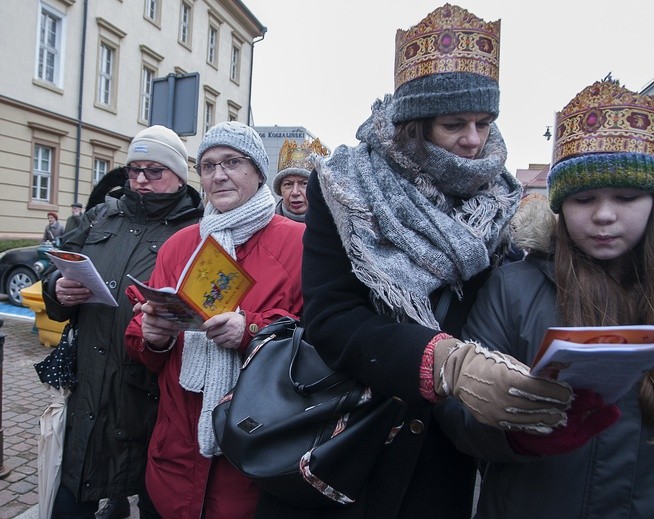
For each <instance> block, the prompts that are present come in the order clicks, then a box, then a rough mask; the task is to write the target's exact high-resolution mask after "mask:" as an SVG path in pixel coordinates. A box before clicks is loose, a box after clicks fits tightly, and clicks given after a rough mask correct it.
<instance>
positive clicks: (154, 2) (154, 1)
mask: <svg viewBox="0 0 654 519" xmlns="http://www.w3.org/2000/svg"><path fill="white" fill-rule="evenodd" d="M144 16H145V17H146V18H147V19H148V20H150V21H152V22H154V23H156V24H157V25H158V24H159V0H145V13H144Z"/></svg>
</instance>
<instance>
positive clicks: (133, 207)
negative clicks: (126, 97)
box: [43, 125, 202, 519]
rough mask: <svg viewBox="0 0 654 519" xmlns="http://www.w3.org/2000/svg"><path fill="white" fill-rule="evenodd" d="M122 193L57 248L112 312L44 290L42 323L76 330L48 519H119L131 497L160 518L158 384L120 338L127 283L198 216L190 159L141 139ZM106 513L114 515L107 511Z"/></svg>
mask: <svg viewBox="0 0 654 519" xmlns="http://www.w3.org/2000/svg"><path fill="white" fill-rule="evenodd" d="M125 170H126V173H127V176H128V183H127V184H126V185H125V186H124V188H123V189H122V195H121V196H120V197H119V198H115V197H113V196H106V197H105V201H104V203H101V204H98V205H96V206H94V207H93V208H92V209H90V210H89V211H87V212H86V213H85V214H84V216H83V218H82V223H81V224H80V226H79V227H78V228H77V230H76V231H74V232H73V234H72V235H71V236H69V237H67V239H66V241H65V243H64V244H63V248H64V249H66V250H72V251H78V252H81V253H83V254H86V255H87V256H89V257H90V258H91V260H92V261H93V263H94V265H95V267H96V269H97V270H98V272H99V273H100V275H101V277H102V278H103V279H104V280H105V282H106V284H107V287H108V288H109V289H110V291H111V293H112V294H113V296H114V297H115V298H116V300H117V302H118V307H117V308H110V307H107V306H99V305H97V304H92V303H85V302H86V300H87V299H88V297H89V295H90V292H89V290H88V289H87V288H86V287H85V286H83V285H82V284H80V283H78V282H74V281H72V280H69V279H66V278H65V277H61V274H60V273H59V272H58V271H55V272H53V273H51V274H50V275H49V276H48V277H46V279H45V280H44V283H43V299H44V301H45V305H46V311H47V313H48V316H49V317H50V318H52V319H54V320H57V321H63V320H66V319H70V320H71V322H72V323H74V325H75V326H76V327H77V329H78V347H77V377H78V380H79V383H78V386H77V388H76V390H75V391H74V392H73V393H72V394H71V396H70V397H69V399H68V408H67V420H66V434H65V445H64V453H63V464H62V474H61V483H60V485H59V489H58V491H57V496H56V499H55V503H54V510H53V515H52V517H53V518H54V519H57V518H61V519H70V518H93V517H94V514H95V512H96V510H98V503H99V500H100V499H101V498H105V497H106V498H109V501H108V502H107V504H108V508H106V509H104V510H100V511H99V512H98V515H99V516H100V517H102V518H107V517H126V516H128V515H129V507H128V508H127V510H120V509H119V506H117V504H120V503H123V504H122V505H120V506H124V503H125V500H124V499H122V500H121V499H119V498H124V497H127V496H130V495H134V494H139V502H138V506H139V509H140V516H141V517H142V518H145V517H158V514H157V513H156V511H155V510H154V508H153V507H152V503H151V502H150V500H149V498H148V496H147V493H146V492H145V485H144V478H145V466H146V460H147V445H148V440H149V438H150V434H151V431H152V427H153V426H154V422H155V419H156V414H157V404H158V388H157V382H156V375H154V374H153V373H151V372H149V371H148V370H147V369H146V368H145V367H144V366H143V365H142V364H140V363H138V362H135V361H133V360H131V359H130V358H129V357H128V356H127V352H126V350H125V346H124V334H125V328H126V327H127V324H128V323H129V322H130V319H131V318H132V316H133V313H132V307H133V304H132V303H131V302H130V300H129V299H128V298H127V296H126V295H125V288H126V287H127V285H128V284H129V283H130V281H129V279H128V278H127V277H126V275H127V274H132V275H133V276H135V277H137V278H141V279H147V278H148V277H149V276H150V273H151V271H152V268H153V267H154V262H155V260H156V257H157V254H158V252H159V250H160V248H161V246H162V245H163V243H164V242H165V241H166V240H167V239H168V238H169V237H170V236H171V235H172V234H173V233H175V232H176V231H178V230H180V229H182V228H184V227H186V226H188V225H191V224H193V223H196V222H197V221H198V220H199V218H200V217H201V215H202V203H201V199H200V196H199V194H198V193H197V192H196V191H195V190H194V189H193V188H191V187H190V186H188V185H187V178H188V156H187V151H186V148H185V147H184V144H183V143H182V141H181V139H180V138H179V137H178V136H177V135H176V134H175V133H174V132H173V131H172V130H170V129H168V128H165V127H164V126H158V125H156V126H151V127H149V128H146V129H144V130H142V131H141V132H139V133H138V134H137V135H136V136H135V137H134V139H133V140H132V141H131V143H130V145H129V149H128V152H127V166H126V167H125ZM112 504H113V505H114V506H113V507H112V506H111V505H112Z"/></svg>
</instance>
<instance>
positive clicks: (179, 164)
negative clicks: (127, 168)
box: [127, 125, 188, 184]
mask: <svg viewBox="0 0 654 519" xmlns="http://www.w3.org/2000/svg"><path fill="white" fill-rule="evenodd" d="M134 160H151V161H154V162H159V163H161V164H163V165H164V166H166V167H167V168H168V169H170V170H171V171H172V172H173V173H175V175H177V176H178V177H179V178H180V179H182V181H183V182H184V183H185V184H186V182H187V181H188V152H187V151H186V147H185V146H184V143H183V142H182V140H181V139H180V138H179V137H178V136H177V134H176V133H175V132H174V131H172V130H171V129H170V128H166V127H165V126H161V125H155V126H150V127H149V128H146V129H145V130H141V131H140V132H139V133H137V134H136V137H134V138H133V139H132V142H131V143H130V145H129V149H128V150H127V164H129V163H131V162H132V161H134Z"/></svg>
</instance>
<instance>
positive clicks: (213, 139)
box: [197, 121, 269, 182]
mask: <svg viewBox="0 0 654 519" xmlns="http://www.w3.org/2000/svg"><path fill="white" fill-rule="evenodd" d="M216 146H228V147H229V148H233V149H235V150H237V151H240V152H241V153H243V154H244V155H247V156H248V157H250V159H252V162H254V165H255V166H256V167H257V169H258V170H259V173H260V174H261V176H262V177H263V181H264V182H265V181H266V179H267V177H268V162H269V161H268V154H267V153H266V148H265V147H264V145H263V141H262V140H261V137H260V136H259V134H258V133H257V132H256V131H255V130H254V129H253V128H251V127H250V126H248V125H247V124H243V123H240V122H238V121H225V122H222V123H218V124H217V125H215V126H214V127H213V128H211V129H209V131H207V133H205V134H204V137H203V138H202V142H201V143H200V147H199V148H198V155H197V162H198V164H199V163H200V161H201V160H202V155H203V154H204V152H205V151H207V150H208V149H209V148H214V147H216Z"/></svg>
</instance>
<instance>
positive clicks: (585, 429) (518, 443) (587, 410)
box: [506, 389, 620, 456]
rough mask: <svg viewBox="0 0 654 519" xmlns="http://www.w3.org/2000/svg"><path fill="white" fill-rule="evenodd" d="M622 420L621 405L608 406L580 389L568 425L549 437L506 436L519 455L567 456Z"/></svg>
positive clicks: (530, 435) (526, 434) (556, 428)
mask: <svg viewBox="0 0 654 519" xmlns="http://www.w3.org/2000/svg"><path fill="white" fill-rule="evenodd" d="M619 418H620V409H619V408H618V406H617V405H615V404H613V405H604V401H603V400H602V397H601V396H600V395H598V394H597V393H595V392H594V391H590V390H588V389H580V390H577V391H575V399H574V401H573V402H572V407H571V408H570V410H569V411H568V424H567V425H566V426H564V427H555V428H554V431H552V433H551V434H548V435H547V436H541V435H536V434H530V433H528V432H522V431H508V432H507V433H506V436H507V439H508V441H509V445H511V448H512V449H513V450H514V451H515V452H517V453H518V454H527V455H532V456H533V455H548V456H551V455H554V454H565V453H567V452H570V451H573V450H575V449H578V448H579V447H581V446H582V445H584V444H585V443H586V442H587V441H589V440H590V439H591V438H592V437H593V436H595V435H597V434H599V433H601V432H602V431H603V430H604V429H606V428H607V427H610V426H611V425H613V424H614V423H615V422H617V421H618V419H619Z"/></svg>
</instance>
